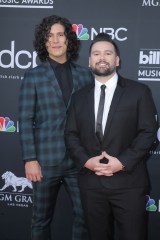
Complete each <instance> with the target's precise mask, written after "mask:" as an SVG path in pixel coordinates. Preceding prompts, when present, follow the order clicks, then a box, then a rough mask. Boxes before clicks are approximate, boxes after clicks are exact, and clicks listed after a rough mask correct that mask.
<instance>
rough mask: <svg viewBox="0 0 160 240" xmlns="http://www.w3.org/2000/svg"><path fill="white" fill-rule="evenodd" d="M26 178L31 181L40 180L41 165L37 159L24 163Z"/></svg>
mask: <svg viewBox="0 0 160 240" xmlns="http://www.w3.org/2000/svg"><path fill="white" fill-rule="evenodd" d="M25 173H26V178H27V179H29V180H30V181H33V182H40V181H41V179H42V177H43V176H42V172H41V167H40V165H39V163H38V161H36V160H34V161H29V162H26V163H25Z"/></svg>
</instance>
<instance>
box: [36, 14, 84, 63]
mask: <svg viewBox="0 0 160 240" xmlns="http://www.w3.org/2000/svg"><path fill="white" fill-rule="evenodd" d="M55 23H59V24H61V25H62V26H64V29H65V35H66V37H67V40H68V46H67V59H68V60H77V58H78V54H79V48H80V40H79V39H78V38H77V35H76V33H75V32H74V31H73V29H72V25H71V23H70V22H69V20H68V19H66V18H62V17H59V16H56V15H52V16H49V17H46V18H43V19H42V22H41V23H40V24H39V25H37V26H36V28H35V40H34V47H35V50H36V52H37V55H38V57H39V59H40V60H41V61H42V62H44V61H46V60H47V58H48V52H47V49H46V46H45V44H46V42H47V40H48V35H49V32H50V29H51V27H52V25H54V24H55Z"/></svg>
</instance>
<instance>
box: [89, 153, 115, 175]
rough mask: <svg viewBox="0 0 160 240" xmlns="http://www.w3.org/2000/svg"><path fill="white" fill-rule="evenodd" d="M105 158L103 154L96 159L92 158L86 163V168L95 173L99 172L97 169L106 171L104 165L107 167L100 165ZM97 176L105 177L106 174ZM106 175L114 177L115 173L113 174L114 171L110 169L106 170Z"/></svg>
mask: <svg viewBox="0 0 160 240" xmlns="http://www.w3.org/2000/svg"><path fill="white" fill-rule="evenodd" d="M103 158H104V156H103V155H102V154H101V155H99V156H96V157H92V158H90V159H89V160H88V161H87V162H86V163H85V165H84V166H85V167H86V168H88V169H90V170H91V171H93V172H95V173H96V172H97V170H96V169H101V168H102V169H103V170H104V167H102V165H105V166H106V164H102V163H100V160H101V159H103ZM96 174H97V173H96ZM97 175H104V174H97ZM105 175H106V176H112V175H113V173H112V171H111V170H110V169H109V168H108V169H105Z"/></svg>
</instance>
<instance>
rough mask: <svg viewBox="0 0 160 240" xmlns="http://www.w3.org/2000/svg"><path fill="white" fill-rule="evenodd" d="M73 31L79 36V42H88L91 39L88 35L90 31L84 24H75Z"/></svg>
mask: <svg viewBox="0 0 160 240" xmlns="http://www.w3.org/2000/svg"><path fill="white" fill-rule="evenodd" d="M72 29H73V31H74V32H75V33H76V34H77V37H78V38H79V40H88V39H89V34H88V29H87V28H85V27H83V25H82V24H78V25H77V24H73V25H72Z"/></svg>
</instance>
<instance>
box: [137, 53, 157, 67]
mask: <svg viewBox="0 0 160 240" xmlns="http://www.w3.org/2000/svg"><path fill="white" fill-rule="evenodd" d="M139 63H140V64H160V51H149V52H148V53H147V54H146V53H145V52H144V51H140V54H139Z"/></svg>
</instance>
